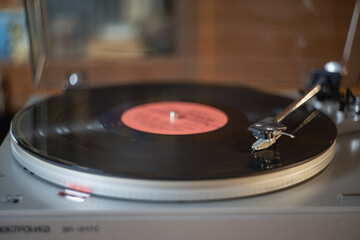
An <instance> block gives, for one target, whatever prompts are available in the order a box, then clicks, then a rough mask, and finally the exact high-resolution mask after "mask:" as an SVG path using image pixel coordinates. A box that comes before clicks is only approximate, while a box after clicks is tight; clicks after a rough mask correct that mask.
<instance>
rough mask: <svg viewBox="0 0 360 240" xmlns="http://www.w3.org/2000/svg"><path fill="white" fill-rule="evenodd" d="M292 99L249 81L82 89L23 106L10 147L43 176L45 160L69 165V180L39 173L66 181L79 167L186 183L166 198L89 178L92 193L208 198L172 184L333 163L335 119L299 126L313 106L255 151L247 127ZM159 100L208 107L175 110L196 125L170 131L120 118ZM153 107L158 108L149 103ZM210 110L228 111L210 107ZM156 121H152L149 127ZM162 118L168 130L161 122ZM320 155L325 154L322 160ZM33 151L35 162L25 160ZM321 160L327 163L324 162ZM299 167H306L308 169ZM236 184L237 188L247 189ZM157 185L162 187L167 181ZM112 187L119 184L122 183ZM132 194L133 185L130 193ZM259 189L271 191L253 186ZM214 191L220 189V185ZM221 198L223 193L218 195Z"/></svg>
mask: <svg viewBox="0 0 360 240" xmlns="http://www.w3.org/2000/svg"><path fill="white" fill-rule="evenodd" d="M290 102H291V101H290V100H289V99H287V98H284V97H280V96H275V95H271V94H267V93H263V92H259V91H256V90H252V89H249V88H243V87H221V86H211V85H196V84H151V85H150V84H149V85H145V84H139V85H130V86H119V87H111V88H94V89H86V90H75V91H70V92H66V93H64V94H63V95H61V96H57V97H53V98H50V99H47V100H45V101H42V102H39V103H37V104H35V105H33V106H30V107H28V108H26V109H24V110H23V111H21V112H20V113H18V114H17V115H16V116H15V118H14V120H13V122H12V128H11V134H12V137H13V152H14V155H15V157H16V159H17V160H18V161H19V162H20V164H22V165H27V166H26V167H30V170H32V171H33V172H35V173H36V171H38V173H37V175H44V174H45V175H46V173H44V171H45V172H46V170H45V169H46V168H54V169H56V171H58V168H59V169H60V170H61V169H63V172H65V173H64V175H65V176H64V177H61V176H59V178H63V179H61V180H51V179H47V178H49V177H48V176H42V177H43V178H45V179H47V180H50V181H52V182H55V183H57V184H61V185H65V186H66V185H68V184H67V183H66V181H67V180H66V179H72V178H76V175H82V174H84V175H86V176H85V178H88V177H93V178H102V180H100V181H104V182H108V181H110V182H111V181H115V182H116V181H134V182H133V183H134V184H135V182H136V184H138V183H139V181H140V182H141V183H144V184H145V185H147V184H148V183H155V182H156V183H158V184H160V185H161V184H170V185H171V186H172V184H175V183H179V184H180V185H179V184H178V185H176V186H172V187H169V189H168V190H169V191H170V192H172V193H170V195H171V196H172V197H164V196H163V195H164V194H165V193H164V194H158V197H153V198H151V197H147V196H142V195H141V194H140V195H139V196H137V197H131V196H129V195H128V194H121V193H120V194H111V193H107V194H104V193H100V192H101V191H100V192H99V190H96V191H94V186H92V187H91V186H90V188H91V189H92V190H91V191H92V192H95V193H96V194H100V195H105V196H115V197H125V198H135V199H138V198H139V199H155V200H162V198H161V196H162V197H163V198H166V199H165V200H176V199H178V198H182V199H181V200H204V199H206V197H205V195H207V194H205V195H204V196H203V197H191V196H190V195H189V194H184V195H183V197H180V196H178V194H177V193H174V192H173V191H172V190H171V189H172V188H174V189H177V188H179V186H185V185H186V186H187V187H185V188H184V189H183V190H184V191H185V189H188V190H189V189H191V190H192V191H193V190H194V187H195V186H196V184H195V185H194V183H200V182H201V183H202V184H204V183H205V182H206V184H208V183H210V182H213V181H220V182H222V183H224V184H225V182H229V181H230V182H231V181H233V180H234V179H237V180H239V179H247V180H248V179H254V178H256V177H260V178H262V177H265V178H267V177H268V176H271V175H274V174H275V175H276V174H282V173H283V172H288V171H292V169H297V168H301V169H302V170H301V171H305V168H308V164H311V163H312V162H316V163H315V165H316V166H317V167H316V168H318V171H321V169H323V168H324V167H325V166H326V165H327V164H328V163H329V162H330V160H331V158H332V156H333V154H334V146H335V139H336V127H335V125H334V124H333V123H332V122H331V120H330V119H329V118H328V117H326V116H325V115H324V114H322V113H320V112H319V113H317V115H316V116H315V117H314V118H313V119H312V120H311V121H310V122H308V123H307V124H305V125H303V126H302V125H301V123H302V122H303V120H304V119H305V118H306V117H307V116H309V115H310V114H311V113H312V112H313V111H314V110H313V109H312V108H311V107H308V106H304V107H302V108H300V109H299V110H297V111H296V112H294V113H293V114H291V115H290V116H289V117H288V119H286V120H285V121H284V124H286V126H288V131H290V132H291V131H296V137H295V139H288V138H286V137H282V138H281V139H279V142H278V143H277V144H276V145H275V146H274V147H272V148H271V149H268V150H263V151H259V152H253V151H252V150H251V144H252V143H253V142H254V138H253V136H252V134H251V133H250V132H249V131H247V127H248V126H249V125H250V124H251V123H253V122H256V121H258V120H260V119H263V118H265V117H268V116H274V115H275V114H277V113H278V112H279V111H281V109H283V108H284V107H286V106H287V105H288V104H289V103H290ZM158 103H160V105H161V104H162V105H164V104H165V106H166V107H168V106H169V103H171V104H172V103H176V104H177V105H176V104H175V105H171V104H170V106H171V107H170V108H164V107H162V108H161V109H160V110H161V111H163V109H166V111H167V109H172V108H175V107H174V106H179V104H183V103H185V104H187V105H189V106H190V110H189V111H191V106H201V107H202V108H199V109H200V110H197V111H194V112H193V113H190V115H189V113H186V114H184V110H179V113H178V112H175V111H174V112H175V113H174V114H175V115H176V114H179V115H178V117H180V120H179V119H171V117H170V120H169V121H175V122H174V124H175V125H176V124H177V122H176V121H179V123H181V124H183V123H185V125H188V124H189V121H191V124H193V125H194V126H195V128H191V127H192V126H190V127H189V129H192V130H190V132H186V134H181V132H180V133H179V132H176V133H175V134H171V133H172V131H174V129H172V128H171V127H172V125H171V124H173V123H171V124H168V125H169V127H170V128H171V129H170V130H169V129H168V130H165V132H161V131H162V130H161V131H160V132H159V133H152V132H147V131H141V130H137V129H135V127H133V126H132V125H131V124H126V122H124V120H123V119H122V116H123V115H124V113H125V112H126V111H129V109H130V110H131V109H136V108H137V107H138V106H142V105H146V106H149V104H150V106H151V107H153V106H155V107H157V104H158ZM147 109H148V110H151V111H152V109H150V108H147ZM201 109H208V112H206V111H207V110H206V111H205V114H207V113H209V114H210V115H209V116H208V118H206V121H205V120H202V119H201V116H202V114H197V113H196V112H199V111H201ZM209 109H211V110H209ZM142 111H143V110H140V111H139V112H137V113H136V114H138V115H135V117H134V119H137V118H138V117H139V116H141V117H143V114H142V113H143V112H142ZM156 111H158V109H157V110H156ZM166 111H165V113H164V114H165V115H166ZM211 111H215V112H219V113H221V114H222V115H221V114H220V115H216V114H215V115H213V113H212V112H211ZM170 112H171V111H170ZM160 114H163V112H161V113H160ZM165 115H164V116H165ZM145 116H150V115H145ZM159 116H161V117H160V118H159ZM162 116H163V115H151V117H149V119H151V121H154V120H158V119H160V120H163V119H165V121H166V119H167V115H166V117H162ZM214 116H215V117H214ZM219 116H220V117H223V119H222V120H221V121H222V122H221V121H220V123H221V124H219V125H214V126H215V127H213V128H209V129H207V128H206V125H210V124H209V122H211V121H215V120H216V119H217V117H219ZM212 117H213V119H212ZM145 119H146V118H145ZM184 119H185V120H184ZM199 119H200V120H199ZM214 119H215V120H214ZM225 119H226V121H225ZM141 121H143V120H141ZM141 121H140V122H141ZM184 121H185V122H184ZM186 121H187V122H186ZM204 121H205V123H204ZM141 123H142V122H141ZM145 124H147V123H146V120H145ZM129 125H130V126H129ZM153 125H154V124H153V123H151V126H153ZM155 125H156V124H155ZM157 126H158V127H159V126H160V128H161V124H160V125H159V124H157ZM199 126H200V127H205V128H204V129H205V131H203V132H201V133H194V134H192V132H194V129H195V130H196V128H197V127H199ZM299 126H301V128H299ZM183 127H185V130H186V131H188V130H189V129H187V128H186V127H187V126H181V128H180V129H182V130H181V131H184V128H183ZM178 129H179V128H178ZM178 129H177V130H178ZM177 130H176V131H177ZM151 131H152V130H151ZM156 131H159V130H156ZM156 131H155V132H156ZM169 131H170V132H169ZM195 132H196V131H195ZM169 133H170V134H169ZM324 154H325V155H326V157H324V158H325V160H324V159H323V155H324ZM25 155H26V157H25ZM325 155H324V156H325ZM29 156H30V157H29ZM319 157H321V160H318V158H319ZM26 158H31V159H33V160H31V161H28V160H26ZM24 159H25V160H24ZM34 159H35V160H34ZM314 159H315V161H314ZM325 163H326V164H325ZM321 164H322V165H321ZM35 165H37V166H40V165H41V167H40V168H41V169H42V168H43V167H44V169H42V170H41V171H40V170H39V169H36V168H37V167H36V166H35ZM305 165H306V167H305V168H303V167H304V166H305ZM320 165H321V166H322V167H319V166H320ZM49 166H50V167H49ZM31 168H35V169H31ZM54 171H55V170H54ZM306 171H307V172H309V171H310V170H309V169H308V170H306ZM68 173H69V174H70V175H71V176H70V175H68ZM301 174H304V175H306V174H305V173H304V172H303V173H301ZM314 174H315V173H313V174H312V175H314ZM308 175H309V174H308ZM312 175H311V174H310V175H309V176H312ZM309 176H307V178H308V177H309ZM247 180H246V181H247ZM74 181H75V180H74ZM76 181H79V184H80V185H81V184H85V181H80V180H76ZM87 181H88V180H87ZM223 181H225V182H223ZM270 181H271V180H270ZM88 182H89V181H88ZM146 182H148V183H146ZM255 182H256V181H255ZM290 182H291V181H290ZM190 183H191V184H192V185H191V184H190ZM117 184H119V183H117ZM131 184H132V183H131ZM131 184H130V185H131ZM188 184H190V185H188ZM237 184H238V183H236V184H235V185H234V186H233V187H232V188H234V189H239V188H241V186H238V185H237ZM104 185H105V184H104ZM160 185H159V186H156V187H155V188H161V187H160ZM170 185H169V186H170ZM220 185H221V184H220ZM230 185H231V184H230ZM285 185H286V184H285ZM285 185H284V184H283V185H282V186H281V187H278V188H271V189H270V191H272V190H276V189H280V188H283V187H286V186H285ZM199 187H200V185H199ZM120 188H121V187H120ZM166 188H168V187H166ZM195 188H196V187H195ZM201 188H202V187H201ZM207 188H208V186H207ZM216 188H217V187H216ZM234 189H232V190H231V191H234ZM177 190H178V191H179V193H181V192H182V190H181V189H180V190H179V189H177ZM195 190H199V189H195ZM223 190H224V189H223ZM109 191H112V192H114V191H116V186H113V187H112V189H111V190H109ZM139 191H140V190H139ZM141 191H144V189H142V190H141ZM169 191H168V192H169ZM266 191H269V189H268V188H267V190H266ZM123 192H124V191H123ZM125 192H126V191H125ZM129 192H131V191H130V190H129V191H127V193H129ZM145 192H146V191H145ZM155 192H156V191H155ZM249 192H251V191H249ZM261 192H264V190H261V191H258V192H256V191H255V192H254V193H252V194H258V193H261ZM153 193H154V191H153ZM182 193H184V192H182ZM252 194H249V193H247V194H244V195H252ZM125 195H126V196H125ZM135 195H136V194H135ZM153 195H154V194H153ZM155 195H156V194H155ZM210 195H211V196H213V195H214V193H211V194H210ZM210 195H207V198H208V197H211V196H210ZM215 195H217V194H215ZM225 195H226V197H225V198H228V197H237V196H243V194H239V193H236V194H233V195H234V196H232V195H231V194H230V193H227V194H225ZM185 196H188V197H187V198H186V197H185ZM217 196H218V195H217ZM184 197H185V199H184ZM216 198H217V199H218V198H223V197H220V195H219V196H218V197H216Z"/></svg>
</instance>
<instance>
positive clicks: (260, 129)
mask: <svg viewBox="0 0 360 240" xmlns="http://www.w3.org/2000/svg"><path fill="white" fill-rule="evenodd" d="M320 90H321V83H320V82H318V83H317V84H316V85H315V86H314V87H313V88H312V89H310V90H309V91H308V92H307V93H305V94H304V95H303V96H302V97H301V98H300V99H298V100H296V101H294V102H292V103H291V104H290V105H289V106H287V107H286V108H285V109H284V110H283V111H282V112H281V113H279V114H278V115H277V116H275V118H273V117H268V118H265V119H262V120H260V121H258V122H256V123H253V124H251V125H250V126H249V127H248V130H249V131H251V132H252V133H253V135H254V136H255V138H256V139H257V140H256V142H255V143H254V144H253V145H252V146H251V147H252V149H253V150H263V149H266V148H268V147H270V146H271V145H273V144H274V143H275V142H276V140H277V139H278V138H279V137H281V136H282V135H286V136H289V137H291V138H294V137H295V136H294V135H292V134H289V133H286V132H284V131H285V130H286V126H285V125H284V124H282V123H281V121H282V120H284V118H286V117H287V116H288V115H289V114H290V113H292V112H293V111H295V110H296V109H298V108H299V107H300V106H301V105H303V104H304V103H305V102H307V101H308V100H309V99H310V98H312V97H313V96H314V95H315V94H317V93H318V92H319V91H320Z"/></svg>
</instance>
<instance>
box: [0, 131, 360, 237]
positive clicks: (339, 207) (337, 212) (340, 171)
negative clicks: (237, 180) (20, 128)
mask: <svg viewBox="0 0 360 240" xmlns="http://www.w3.org/2000/svg"><path fill="white" fill-rule="evenodd" d="M359 157H360V133H359V132H357V133H356V132H354V133H348V134H343V135H340V136H338V137H337V145H336V153H335V157H334V159H333V160H332V162H331V163H330V165H329V166H328V167H327V168H326V169H325V170H324V171H322V172H321V173H320V174H318V175H316V176H315V177H313V178H311V179H310V180H308V181H306V182H304V183H302V184H299V185H296V186H294V187H291V188H288V189H285V190H281V191H277V192H273V193H269V194H265V195H259V196H255V197H248V198H240V199H233V200H220V201H200V202H171V203H170V202H146V201H129V200H119V199H111V198H104V197H97V196H88V195H86V194H81V193H76V192H75V193H73V192H68V191H66V189H64V188H62V187H58V186H55V185H52V184H50V183H48V182H45V181H43V180H41V179H39V178H37V177H35V176H32V175H31V173H29V172H27V171H26V170H24V169H23V167H21V166H20V164H18V163H17V162H16V161H15V159H14V156H13V155H12V153H11V147H10V136H7V138H6V139H5V140H4V142H3V143H2V145H1V149H0V186H1V187H0V197H1V202H0V239H36V240H40V239H149V240H155V239H156V240H159V239H207V240H209V239H241V238H245V239H327V240H329V239H357V238H358V236H359V235H360V158H359Z"/></svg>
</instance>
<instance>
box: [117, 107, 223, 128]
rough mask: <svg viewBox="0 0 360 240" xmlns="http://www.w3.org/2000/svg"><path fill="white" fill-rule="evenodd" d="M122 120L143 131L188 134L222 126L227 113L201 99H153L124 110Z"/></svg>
mask: <svg viewBox="0 0 360 240" xmlns="http://www.w3.org/2000/svg"><path fill="white" fill-rule="evenodd" d="M121 121H122V122H123V123H124V124H125V125H126V126H128V127H130V128H132V129H135V130H139V131H142V132H147V133H155V134H164V135H188V134H198V133H206V132H211V131H214V130H217V129H219V128H222V127H223V126H225V124H226V123H227V122H228V117H227V115H226V114H225V113H224V112H223V111H221V110H219V109H217V108H214V107H211V106H208V105H204V104H200V103H191V102H155V103H148V104H143V105H138V106H135V107H132V108H130V109H128V110H126V111H125V112H124V113H123V114H122V116H121Z"/></svg>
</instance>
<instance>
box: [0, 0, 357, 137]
mask: <svg viewBox="0 0 360 240" xmlns="http://www.w3.org/2000/svg"><path fill="white" fill-rule="evenodd" d="M24 4H25V5H26V7H27V9H28V10H29V16H30V18H29V22H28V23H29V24H28V25H27V24H26V16H25V11H24ZM355 4H356V1H355V0H342V1H339V0H273V1H266V0H253V1H241V0H194V1H191V0H102V1H101V0H77V1H71V0H25V1H24V2H23V1H20V0H1V1H0V83H1V90H0V115H1V116H2V118H1V119H5V120H4V122H1V126H3V128H4V126H5V129H8V120H9V118H11V116H12V114H14V112H16V111H18V110H19V109H20V108H21V107H22V106H23V105H24V103H25V102H26V101H27V100H28V99H29V97H30V96H31V95H33V94H42V93H60V92H61V91H63V88H64V84H65V85H66V84H68V82H69V79H70V76H73V75H72V74H73V73H76V76H77V77H78V78H79V79H78V80H79V81H80V80H81V81H80V82H81V84H83V86H94V85H109V84H128V83H134V82H159V81H165V82H179V81H181V82H197V83H215V84H226V85H247V86H249V87H254V88H258V89H261V90H265V91H269V92H275V93H278V92H284V91H289V90H298V89H303V88H304V86H305V83H306V82H307V81H308V79H309V77H310V71H311V69H312V68H322V67H323V65H324V64H325V63H327V62H328V61H343V62H344V61H345V64H347V62H346V61H348V60H349V58H351V57H352V56H347V59H345V60H344V48H345V43H346V40H347V38H348V31H349V27H350V22H351V19H352V15H353V11H354V8H355ZM28 32H30V34H28ZM28 36H29V37H28ZM352 54H353V55H354V53H352ZM356 54H358V53H356ZM358 55H359V54H358ZM354 56H355V55H354ZM358 65H359V64H358ZM356 77H357V76H356ZM356 77H354V76H351V75H350V76H349V77H348V78H345V79H344V80H343V83H342V84H343V85H346V86H357V79H355V78H356ZM2 121H3V120H2ZM5 131H7V130H5Z"/></svg>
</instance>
